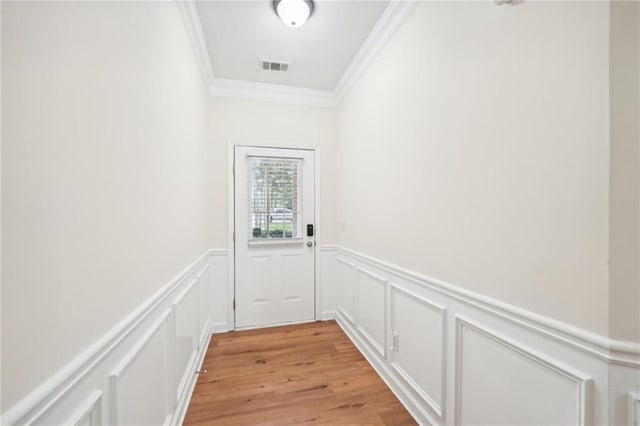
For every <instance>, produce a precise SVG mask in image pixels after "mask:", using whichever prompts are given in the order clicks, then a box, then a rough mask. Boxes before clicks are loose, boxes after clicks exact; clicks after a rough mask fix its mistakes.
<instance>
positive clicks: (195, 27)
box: [175, 0, 215, 88]
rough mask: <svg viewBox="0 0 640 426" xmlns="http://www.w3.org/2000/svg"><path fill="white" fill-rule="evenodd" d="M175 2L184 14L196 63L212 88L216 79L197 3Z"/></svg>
mask: <svg viewBox="0 0 640 426" xmlns="http://www.w3.org/2000/svg"><path fill="white" fill-rule="evenodd" d="M175 1H176V3H177V4H178V9H179V10H180V13H181V14H182V20H183V21H184V26H185V27H186V29H187V34H188V35H189V40H190V41H191V46H192V47H193V53H195V55H196V61H197V62H198V66H199V67H200V71H201V72H202V77H203V78H204V82H205V84H206V85H207V87H209V88H210V87H211V86H212V85H213V84H214V81H215V77H214V76H213V69H212V68H211V58H209V49H207V42H206V41H205V39H204V32H202V21H201V20H200V14H198V8H197V6H196V2H195V1H194V0H175Z"/></svg>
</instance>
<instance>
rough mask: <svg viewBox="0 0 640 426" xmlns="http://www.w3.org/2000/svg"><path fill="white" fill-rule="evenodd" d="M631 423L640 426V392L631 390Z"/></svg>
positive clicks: (629, 399)
mask: <svg viewBox="0 0 640 426" xmlns="http://www.w3.org/2000/svg"><path fill="white" fill-rule="evenodd" d="M628 404H629V410H628V411H629V425H631V426H640V393H635V392H629V396H628Z"/></svg>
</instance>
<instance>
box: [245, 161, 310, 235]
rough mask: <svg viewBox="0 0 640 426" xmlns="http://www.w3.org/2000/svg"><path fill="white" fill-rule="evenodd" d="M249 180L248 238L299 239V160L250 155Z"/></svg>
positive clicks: (300, 187) (300, 179)
mask: <svg viewBox="0 0 640 426" xmlns="http://www.w3.org/2000/svg"><path fill="white" fill-rule="evenodd" d="M248 182H249V227H250V232H249V235H250V238H252V239H293V238H300V237H301V236H302V216H301V206H302V191H301V189H302V160H300V159H290V158H268V157H249V179H248Z"/></svg>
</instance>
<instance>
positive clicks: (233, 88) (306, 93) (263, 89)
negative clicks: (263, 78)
mask: <svg viewBox="0 0 640 426" xmlns="http://www.w3.org/2000/svg"><path fill="white" fill-rule="evenodd" d="M209 94H211V96H219V97H225V98H240V99H254V100H260V101H270V102H281V103H286V104H296V105H307V106H315V107H329V108H331V107H335V106H336V99H335V96H334V93H333V92H332V91H328V90H314V89H305V88H302V87H293V86H281V85H278V84H269V83H258V82H252V81H244V80H229V79H226V78H215V79H214V82H213V84H212V85H211V86H209Z"/></svg>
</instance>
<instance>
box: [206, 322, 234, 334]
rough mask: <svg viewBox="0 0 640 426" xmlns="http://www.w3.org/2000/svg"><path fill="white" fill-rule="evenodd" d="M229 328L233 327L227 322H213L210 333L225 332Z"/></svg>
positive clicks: (229, 329)
mask: <svg viewBox="0 0 640 426" xmlns="http://www.w3.org/2000/svg"><path fill="white" fill-rule="evenodd" d="M231 330H233V327H231V326H230V325H229V323H228V322H214V323H213V324H211V332H212V333H226V332H227V331H231Z"/></svg>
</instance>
